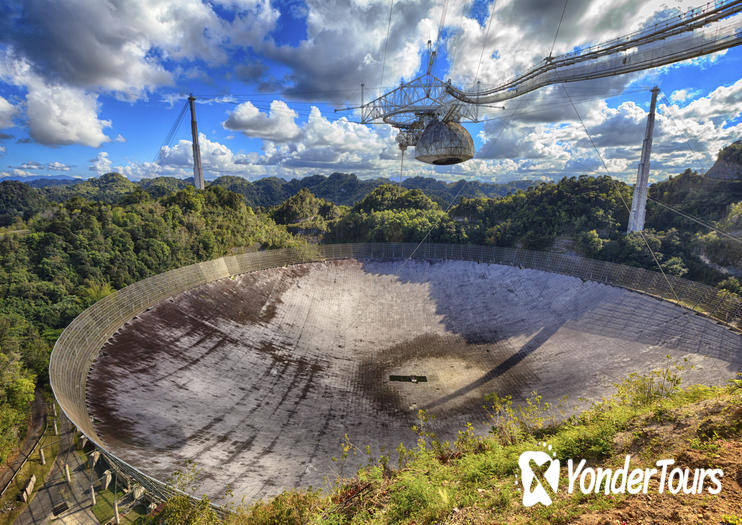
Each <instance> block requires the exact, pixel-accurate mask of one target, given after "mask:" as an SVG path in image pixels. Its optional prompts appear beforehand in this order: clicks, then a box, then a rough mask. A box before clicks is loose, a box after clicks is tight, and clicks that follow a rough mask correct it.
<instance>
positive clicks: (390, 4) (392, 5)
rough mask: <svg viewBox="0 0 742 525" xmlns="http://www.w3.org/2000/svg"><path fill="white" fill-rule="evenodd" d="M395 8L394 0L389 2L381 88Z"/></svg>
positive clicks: (380, 79)
mask: <svg viewBox="0 0 742 525" xmlns="http://www.w3.org/2000/svg"><path fill="white" fill-rule="evenodd" d="M393 8H394V0H391V1H390V2H389V20H388V21H387V23H386V38H385V39H384V53H383V54H382V58H381V76H380V77H379V88H380V89H383V87H382V86H383V85H384V67H385V66H386V48H387V45H389V32H390V30H391V28H392V9H393Z"/></svg>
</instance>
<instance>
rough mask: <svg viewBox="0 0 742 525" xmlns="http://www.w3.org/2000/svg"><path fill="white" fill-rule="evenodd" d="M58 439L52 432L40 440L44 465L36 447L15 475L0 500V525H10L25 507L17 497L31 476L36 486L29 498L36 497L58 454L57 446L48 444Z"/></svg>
mask: <svg viewBox="0 0 742 525" xmlns="http://www.w3.org/2000/svg"><path fill="white" fill-rule="evenodd" d="M58 439H59V438H58V437H57V436H54V435H53V433H52V432H47V434H46V435H45V436H44V437H43V438H42V439H41V446H43V447H44V456H45V459H46V465H42V464H41V459H40V457H39V449H38V447H37V448H36V449H34V452H33V453H32V454H31V457H30V458H29V459H28V461H26V464H25V465H23V467H22V468H21V470H20V471H19V472H18V474H17V475H16V477H15V479H14V480H13V482H12V483H11V484H10V487H8V490H7V491H6V492H5V494H3V497H2V498H0V512H2V514H0V525H11V524H12V523H13V522H14V521H15V519H16V518H17V517H18V516H19V515H20V514H21V512H23V509H24V508H26V505H25V504H24V503H23V501H22V500H21V499H19V496H20V494H21V492H22V491H23V489H24V487H25V486H26V483H27V482H28V480H29V479H30V478H31V476H32V475H34V476H36V485H35V486H34V492H33V493H32V494H31V498H32V499H33V497H34V496H35V495H36V491H37V490H38V489H39V487H41V486H42V485H43V484H44V480H45V479H46V477H47V475H48V474H49V471H50V470H51V468H52V466H53V465H54V460H55V459H56V457H57V454H58V453H59V445H58V444H56V443H55V444H53V445H50V446H47V445H49V444H50V443H53V442H55V441H57V440H58ZM6 509H7V510H6Z"/></svg>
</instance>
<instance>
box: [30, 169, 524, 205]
mask: <svg viewBox="0 0 742 525" xmlns="http://www.w3.org/2000/svg"><path fill="white" fill-rule="evenodd" d="M390 182H391V181H390V180H389V179H384V178H376V179H370V180H361V179H359V178H358V177H356V176H355V175H353V174H346V173H333V174H332V175H330V176H329V177H325V176H323V175H314V176H311V177H304V178H302V179H292V180H288V181H287V180H284V179H279V178H277V177H266V178H263V179H258V180H256V181H252V182H251V181H249V180H247V179H245V178H243V177H234V176H223V177H219V178H217V179H215V180H214V181H211V182H209V183H207V184H208V185H213V186H221V187H223V188H224V189H227V190H230V191H233V192H235V193H239V194H240V195H242V196H243V198H244V199H245V204H246V205H248V206H251V207H253V208H256V207H271V206H277V205H279V204H281V203H282V202H284V201H285V200H286V199H288V198H289V197H291V196H293V195H295V194H296V193H298V192H299V191H300V190H302V189H305V190H308V191H310V192H311V193H312V194H313V195H316V196H317V197H319V198H321V199H325V200H327V201H330V202H333V203H335V204H338V205H346V206H348V205H352V204H355V203H356V202H358V201H359V200H361V199H362V198H363V197H364V196H366V194H367V193H368V192H370V191H371V190H373V189H374V188H376V187H378V186H381V185H382V184H389V183H390ZM16 184H17V183H16ZM533 184H534V183H533V182H532V181H525V180H521V181H514V182H507V183H503V184H491V183H485V182H476V181H468V182H465V181H458V182H454V183H446V182H442V181H439V180H436V179H432V178H425V177H413V178H409V179H406V180H404V181H403V182H402V187H403V188H408V189H421V190H423V192H424V193H425V194H426V195H428V196H429V197H430V198H432V199H433V200H435V201H436V202H438V203H439V204H441V205H443V206H448V205H449V204H451V203H453V202H454V201H455V200H456V199H457V198H458V197H500V196H503V195H507V194H508V193H510V192H513V191H517V190H520V189H525V188H528V187H530V186H533ZM27 185H28V186H31V187H33V188H34V190H33V191H31V192H30V193H33V194H35V195H37V196H38V197H40V198H42V199H48V200H51V201H54V202H64V201H65V200H67V199H69V198H72V197H85V198H87V199H91V200H99V201H103V202H109V203H113V202H119V201H120V200H121V199H122V198H124V197H125V196H126V195H128V194H130V193H131V192H133V191H135V190H136V189H137V188H142V189H144V190H145V191H146V192H147V193H149V194H150V196H151V197H153V198H158V197H163V196H165V195H167V194H168V193H171V192H173V191H179V190H182V189H184V188H185V187H186V186H189V185H192V180H191V179H176V178H174V177H154V178H150V179H142V180H140V181H138V182H131V181H129V180H128V179H127V178H126V177H124V176H122V175H119V174H117V173H107V174H105V175H103V176H101V177H98V178H93V179H88V180H86V181H79V180H75V179H63V180H59V179H48V180H45V179H35V180H30V181H28V184H27Z"/></svg>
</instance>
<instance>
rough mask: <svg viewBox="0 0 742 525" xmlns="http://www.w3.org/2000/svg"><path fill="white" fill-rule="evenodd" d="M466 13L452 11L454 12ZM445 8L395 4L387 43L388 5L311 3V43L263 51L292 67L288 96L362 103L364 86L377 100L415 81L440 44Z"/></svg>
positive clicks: (373, 1)
mask: <svg viewBox="0 0 742 525" xmlns="http://www.w3.org/2000/svg"><path fill="white" fill-rule="evenodd" d="M460 8H461V7H459V6H450V7H449V11H455V10H457V9H460ZM441 9H442V4H440V3H438V2H404V3H403V2H399V3H395V4H394V6H393V9H392V17H391V27H390V28H389V39H388V41H387V38H386V37H387V27H388V22H389V2H388V1H386V0H369V1H363V2H357V1H353V0H334V1H332V2H327V1H325V0H309V1H307V2H306V13H307V14H306V24H307V38H306V40H304V41H302V42H301V43H300V44H299V45H298V46H288V45H286V46H278V45H275V44H271V43H268V44H266V45H265V46H263V48H262V52H263V53H265V54H266V55H267V56H268V57H269V58H271V59H273V60H275V61H277V62H280V63H282V64H284V65H286V66H288V67H289V69H290V72H289V74H288V76H287V81H286V85H284V92H285V94H286V95H287V96H290V97H292V98H299V99H303V100H307V99H313V100H329V101H332V102H342V101H347V100H357V98H358V95H359V93H360V84H361V83H365V84H366V86H367V88H368V90H367V93H369V94H371V95H373V94H375V93H376V91H377V88H378V87H379V86H394V85H396V84H397V83H398V82H399V80H400V79H401V78H412V75H414V74H415V73H416V71H417V70H418V69H419V67H420V63H421V62H420V61H421V51H422V50H423V49H424V48H425V45H426V44H425V43H426V42H427V40H428V39H433V40H435V39H436V36H437V31H438V22H439V20H440V16H441ZM382 64H383V66H382ZM382 73H383V74H382ZM379 94H381V92H379Z"/></svg>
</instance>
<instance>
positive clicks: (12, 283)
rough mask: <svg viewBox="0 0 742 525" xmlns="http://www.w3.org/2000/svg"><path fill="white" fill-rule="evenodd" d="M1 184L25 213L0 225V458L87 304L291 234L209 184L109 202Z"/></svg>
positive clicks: (283, 241)
mask: <svg viewBox="0 0 742 525" xmlns="http://www.w3.org/2000/svg"><path fill="white" fill-rule="evenodd" d="M0 187H2V188H3V189H4V190H5V193H3V192H0V196H4V197H5V198H4V199H3V198H0V206H3V207H2V208H0V210H1V211H2V212H4V213H5V214H11V212H14V213H20V216H19V217H21V218H24V217H25V218H26V221H25V222H22V223H20V222H19V223H16V224H15V225H14V227H13V229H12V230H10V231H8V229H3V230H0V297H2V300H0V368H1V369H2V373H0V416H1V417H0V464H2V462H3V461H4V460H5V458H6V457H7V454H8V452H9V451H10V450H11V449H12V448H13V447H14V446H16V444H17V443H18V441H19V440H20V439H22V437H23V431H24V429H25V428H26V419H27V415H28V411H29V406H30V405H29V403H30V401H31V400H32V399H33V397H34V387H35V385H36V384H38V385H40V386H44V385H46V382H47V378H46V374H47V368H48V361H49V353H50V350H51V347H52V345H53V343H54V341H55V339H56V338H57V336H58V335H59V333H60V332H61V331H62V329H64V327H65V326H67V324H69V322H70V321H72V319H74V318H75V316H76V315H77V314H79V313H80V312H82V310H84V309H85V308H86V307H88V306H90V305H91V304H93V303H94V302H96V301H97V300H99V299H101V298H103V297H104V296H106V295H107V294H110V293H111V292H112V291H113V290H115V289H119V288H123V287H124V286H126V285H128V284H131V283H133V282H135V281H138V280H140V279H143V278H145V277H148V276H150V275H154V274H157V273H161V272H164V271H166V270H170V269H173V268H178V267H181V266H185V265H187V264H191V263H194V262H198V261H203V260H208V259H213V258H215V257H219V256H222V255H225V254H228V253H232V252H235V251H236V252H240V251H245V250H246V249H248V248H250V249H252V248H257V247H264V248H280V247H284V246H291V245H295V244H296V243H297V240H296V239H295V238H294V237H293V236H292V235H290V234H289V233H287V231H286V229H285V228H284V227H283V226H278V225H276V224H275V223H274V222H273V220H272V219H270V218H269V217H267V216H266V215H262V214H260V213H255V212H253V210H252V209H250V208H248V207H247V206H245V203H244V202H243V200H242V198H241V197H240V196H239V195H237V194H235V193H232V192H229V191H227V190H225V189H224V188H221V187H218V186H214V187H209V188H207V189H206V190H205V191H203V192H197V191H196V190H194V189H193V187H188V188H186V189H184V190H181V191H179V192H174V193H170V194H168V195H167V196H165V197H161V198H159V199H152V198H151V197H149V195H148V194H147V193H146V192H144V191H142V190H141V188H137V191H136V192H135V193H133V194H130V195H129V196H128V197H127V198H126V202H121V203H118V204H108V203H105V202H100V201H98V202H96V201H92V200H87V199H84V198H81V197H74V198H71V199H68V200H67V201H65V202H64V203H62V204H56V203H48V202H47V203H46V204H43V203H40V202H39V201H38V200H36V198H35V196H34V195H33V193H32V192H30V190H32V189H33V188H30V187H29V186H27V185H25V184H21V183H17V182H13V181H6V182H2V183H0ZM12 196H15V197H16V198H15V200H12V199H10V198H9V197H12Z"/></svg>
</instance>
